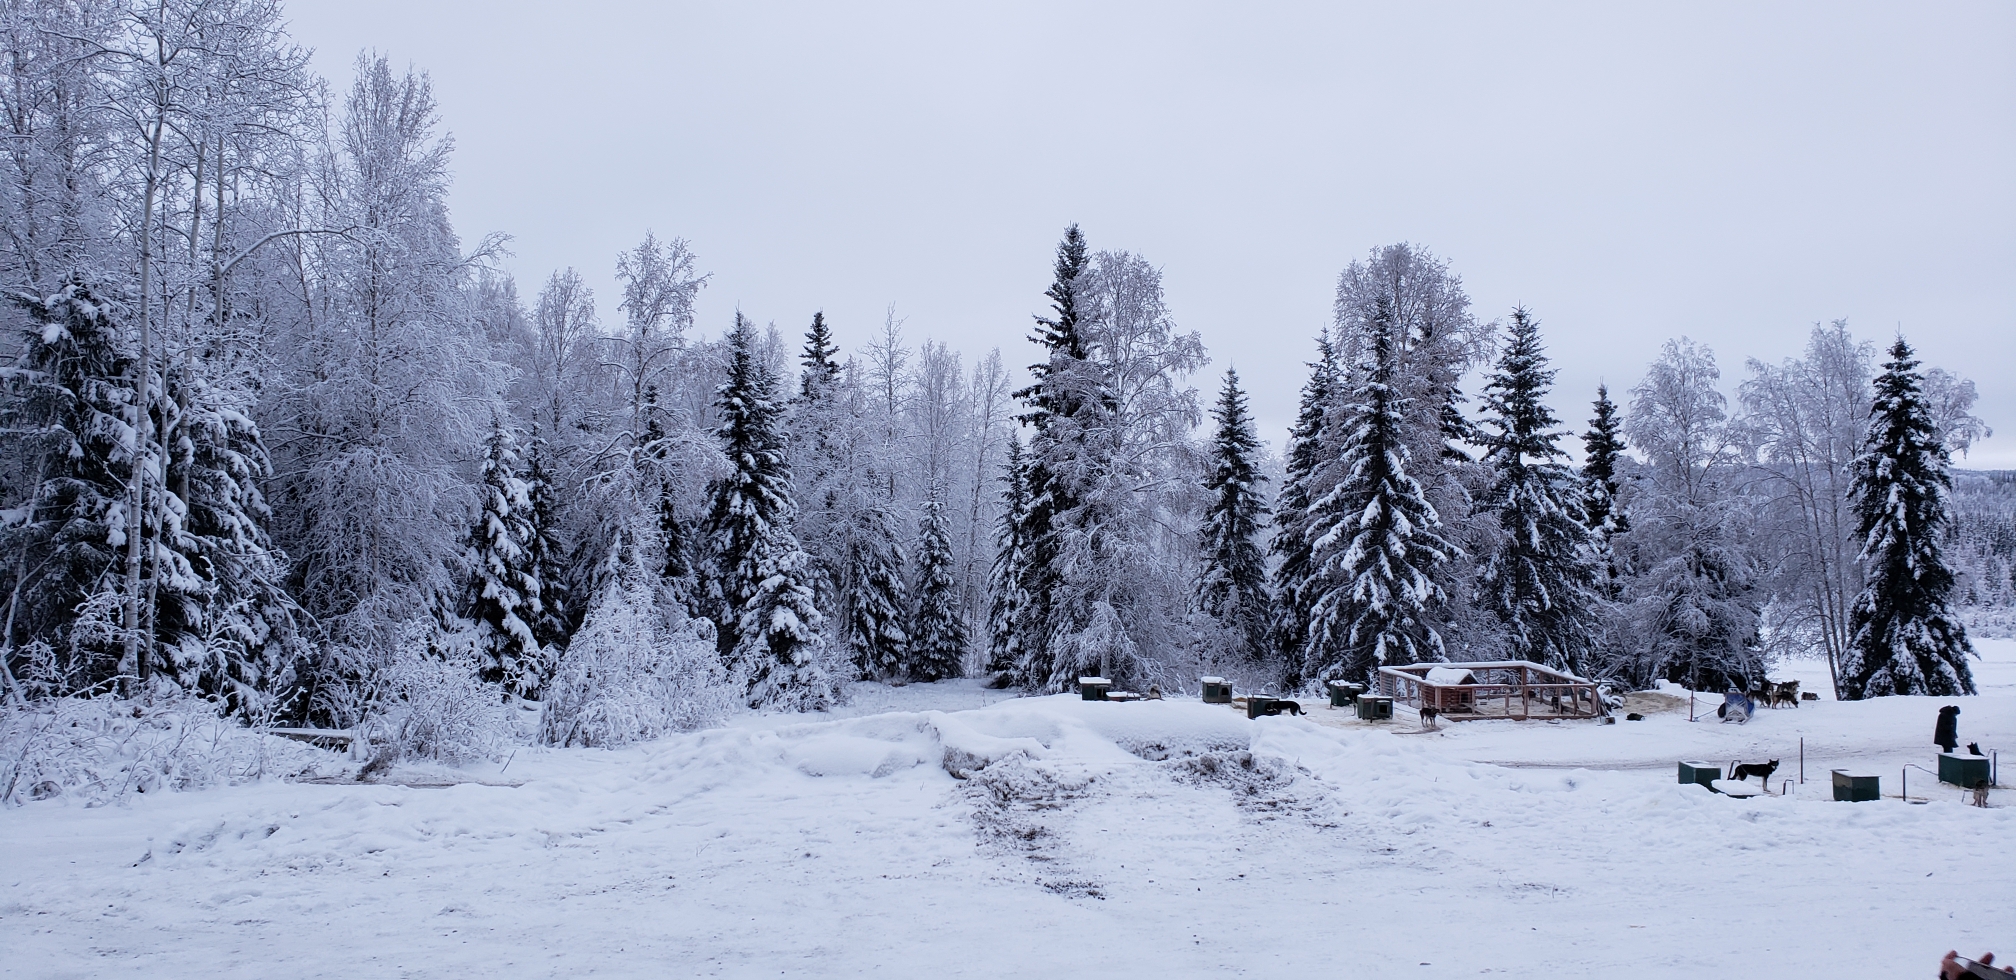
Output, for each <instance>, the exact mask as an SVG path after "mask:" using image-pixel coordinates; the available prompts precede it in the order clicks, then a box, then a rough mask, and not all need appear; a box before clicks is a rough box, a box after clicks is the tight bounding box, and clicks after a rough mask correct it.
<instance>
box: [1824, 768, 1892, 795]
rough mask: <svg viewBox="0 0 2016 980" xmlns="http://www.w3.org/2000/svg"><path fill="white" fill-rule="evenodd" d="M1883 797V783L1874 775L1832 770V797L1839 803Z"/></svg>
mask: <svg viewBox="0 0 2016 980" xmlns="http://www.w3.org/2000/svg"><path fill="white" fill-rule="evenodd" d="M1882 798H1883V783H1882V781H1881V780H1879V779H1878V778H1877V777H1875V776H1864V775H1861V774H1859V773H1851V772H1849V771H1848V770H1846V769H1836V770H1834V799H1835V801H1836V802H1840V803H1867V802H1869V801H1871V800H1880V799H1882Z"/></svg>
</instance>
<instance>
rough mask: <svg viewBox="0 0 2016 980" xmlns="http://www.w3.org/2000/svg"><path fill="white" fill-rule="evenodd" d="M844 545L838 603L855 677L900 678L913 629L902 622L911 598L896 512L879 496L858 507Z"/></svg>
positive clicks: (908, 651)
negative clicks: (904, 573)
mask: <svg viewBox="0 0 2016 980" xmlns="http://www.w3.org/2000/svg"><path fill="white" fill-rule="evenodd" d="M842 547H843V549H844V553H843V555H842V556H841V562H842V565H841V568H840V570H839V575H838V579H839V597H838V602H837V604H838V605H839V606H840V609H841V615H842V617H843V619H842V622H841V630H840V632H841V636H842V640H843V642H845V643H846V645H847V650H848V653H849V654H850V655H851V656H852V657H853V661H854V669H855V676H857V677H863V678H884V677H901V676H903V670H904V665H905V664H906V663H908V662H909V658H910V632H909V629H908V628H907V627H906V626H905V625H904V621H905V620H906V619H907V618H908V612H909V607H910V598H909V591H908V589H907V588H906V587H905V585H904V582H903V565H904V561H905V556H904V554H903V543H902V542H901V541H900V540H898V539H897V537H896V516H895V515H894V514H892V513H891V512H890V510H889V508H888V506H886V505H884V504H883V503H882V502H880V501H873V502H870V503H867V504H865V505H864V506H860V507H858V508H855V509H854V510H853V513H852V514H850V515H848V521H847V524H846V526H845V527H844V528H843V531H842Z"/></svg>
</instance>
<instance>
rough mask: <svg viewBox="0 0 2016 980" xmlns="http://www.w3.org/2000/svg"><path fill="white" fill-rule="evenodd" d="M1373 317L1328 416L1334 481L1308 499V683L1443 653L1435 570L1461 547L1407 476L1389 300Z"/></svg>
mask: <svg viewBox="0 0 2016 980" xmlns="http://www.w3.org/2000/svg"><path fill="white" fill-rule="evenodd" d="M1373 323H1374V329H1373V330H1372V331H1371V333H1372V337H1371V338H1370V339H1371V344H1370V345H1369V350H1368V351H1367V352H1366V353H1367V355H1368V356H1367V360H1366V363H1365V364H1364V365H1363V366H1362V367H1361V368H1360V370H1359V371H1358V372H1357V373H1358V375H1359V377H1360V379H1361V380H1360V381H1359V382H1358V383H1357V385H1356V386H1355V388H1354V390H1353V391H1352V393H1351V397H1350V400H1349V402H1347V403H1346V404H1345V405H1344V406H1343V409H1342V411H1341V412H1340V413H1339V414H1338V417H1337V418H1335V419H1333V420H1331V422H1330V424H1331V425H1334V426H1335V429H1336V437H1335V438H1336V440H1337V445H1338V447H1339V453H1338V455H1337V457H1336V458H1335V459H1334V460H1330V461H1328V462H1325V463H1324V464H1322V465H1323V466H1324V467H1327V468H1331V469H1332V470H1333V471H1334V475H1335V480H1334V482H1332V483H1331V484H1330V486H1329V489H1328V490H1326V491H1325V492H1324V494H1323V496H1322V497H1321V498H1319V499H1317V500H1315V501H1313V502H1312V503H1311V510H1312V511H1313V512H1314V518H1313V520H1312V524H1313V527H1312V528H1311V532H1312V533H1313V534H1314V538H1313V547H1312V552H1311V556H1310V560H1311V564H1312V566H1313V574H1312V576H1311V578H1312V580H1313V581H1312V586H1311V587H1312V599H1313V602H1312V603H1311V606H1310V624H1309V641H1308V644H1307V646H1306V652H1305V654H1304V656H1303V662H1302V671H1301V673H1302V676H1303V677H1304V678H1308V679H1323V680H1328V679H1338V678H1341V679H1346V680H1352V681H1360V682H1363V681H1368V680H1370V679H1371V677H1372V674H1373V673H1374V672H1375V671H1376V670H1377V668H1379V667H1380V666H1382V665H1386V664H1408V663H1418V662H1421V661H1429V660H1441V659H1443V647H1442V636H1441V634H1440V633H1439V632H1438V631H1437V630H1436V629H1435V626H1434V624H1433V623H1431V622H1430V621H1429V617H1430V615H1431V613H1432V611H1433V610H1434V609H1435V607H1436V606H1438V605H1439V604H1440V603H1441V602H1442V601H1443V600H1444V595H1443V591H1442V588H1441V586H1439V585H1437V584H1436V582H1435V579H1434V577H1433V573H1434V571H1435V569H1436V566H1438V565H1440V564H1441V563H1442V562H1444V561H1447V560H1449V559H1450V558H1451V557H1453V556H1456V555H1458V554H1460V553H1461V552H1460V551H1459V550H1458V549H1457V548H1456V546H1455V545H1453V544H1451V543H1450V542H1449V541H1447V540H1445V539H1444V538H1443V536H1442V533H1441V529H1442V521H1441V518H1440V517H1439V516H1438V515H1437V514H1436V513H1435V508H1434V507H1433V506H1432V505H1431V504H1429V503H1428V500H1427V497H1426V496H1425V495H1424V493H1423V492H1422V489H1421V484H1420V483H1418V482H1417V481H1416V480H1415V479H1414V478H1413V477H1412V476H1410V475H1408V472H1407V466H1408V461H1409V456H1410V451H1409V449H1408V446H1407V436H1408V434H1409V429H1408V418H1409V413H1410V411H1411V409H1412V406H1411V405H1410V404H1409V399H1408V398H1406V397H1405V396H1403V395H1401V394H1399V393H1398V392H1397V391H1396V390H1395V387H1394V385H1393V383H1392V381H1393V375H1394V367H1395V350H1394V337H1393V333H1394V326H1393V320H1392V316H1391V313H1390V311H1389V310H1388V309H1386V308H1385V307H1384V305H1383V304H1382V306H1381V308H1380V309H1379V310H1377V311H1376V312H1375V314H1374V318H1373Z"/></svg>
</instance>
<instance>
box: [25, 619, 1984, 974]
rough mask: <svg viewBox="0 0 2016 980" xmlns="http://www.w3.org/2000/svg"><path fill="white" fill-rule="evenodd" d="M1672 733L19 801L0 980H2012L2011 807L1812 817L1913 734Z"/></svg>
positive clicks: (952, 688) (661, 751)
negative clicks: (1739, 794) (1974, 969)
mask: <svg viewBox="0 0 2016 980" xmlns="http://www.w3.org/2000/svg"><path fill="white" fill-rule="evenodd" d="M1981 647H1982V649H1983V653H1984V654H1985V656H1986V660H1985V662H1982V663H1980V664H1979V665H1978V667H1979V674H1980V679H1981V681H1982V687H1983V691H1984V693H1983V694H1982V696H1980V697H1976V698H1964V699H1954V700H1955V702H1956V703H1959V704H1961V706H1962V714H1961V718H1960V732H1961V738H1962V740H1963V741H1978V742H1980V743H1981V744H1982V745H1983V747H1984V748H1999V749H2002V750H2003V751H2008V752H2011V754H2012V757H2016V641H2007V640H2001V641H1987V642H1984V643H1982V644H1981ZM1817 670H1818V674H1817V676H1816V675H1815V673H1814V671H1813V670H1810V669H1806V667H1805V665H1790V666H1789V667H1788V669H1786V670H1784V671H1781V672H1780V676H1800V677H1802V678H1803V679H1805V681H1806V684H1805V686H1807V687H1809V688H1818V689H1823V690H1824V687H1825V683H1824V673H1825V669H1824V667H1818V668H1817ZM1645 703H1646V704H1647V705H1648V706H1649V704H1650V702H1645ZM1669 703H1670V704H1671V705H1673V706H1674V707H1671V708H1669V710H1665V711H1660V712H1657V713H1650V714H1649V716H1648V717H1647V719H1646V720H1644V721H1642V722H1621V721H1620V722H1619V723H1618V724H1616V725H1612V726H1600V725H1595V724H1587V723H1569V724H1560V725H1550V724H1544V723H1531V724H1521V723H1513V722H1476V723H1468V724H1445V725H1444V726H1443V729H1442V731H1440V732H1439V733H1425V734H1417V733H1415V731H1416V724H1415V722H1414V720H1413V719H1412V718H1402V719H1398V720H1396V721H1395V722H1393V723H1391V724H1386V725H1377V726H1375V725H1369V724H1360V723H1358V722H1355V721H1349V720H1346V719H1343V718H1341V717H1339V716H1340V715H1342V712H1331V711H1328V710H1325V709H1322V708H1317V709H1316V710H1314V711H1312V712H1311V714H1310V716H1309V717H1308V718H1307V719H1294V718H1264V719H1261V720H1259V721H1257V722H1249V721H1247V720H1246V719H1245V718H1244V717H1243V716H1242V715H1238V714H1235V713H1234V712H1232V711H1230V710H1227V709H1226V708H1224V707H1220V706H1207V705H1203V704H1199V703H1194V702H1190V701H1174V700H1171V701H1164V702H1148V703H1136V704H1121V703H1111V704H1105V703H1084V702H1080V701H1076V700H1073V699H1071V698H1067V697H1053V698H1036V699H1020V698H1010V697H1007V696H1006V695H1004V694H1003V692H995V691H985V690H982V689H981V688H979V687H978V686H977V685H975V684H973V683H971V682H952V683H946V684H937V685H915V686H912V687H908V688H881V687H864V688H862V689H861V690H860V691H859V692H857V698H856V703H855V704H853V705H850V706H849V707H848V708H846V709H843V710H842V711H840V712H836V716H837V717H833V718H830V719H823V720H819V721H811V722H807V721H804V720H803V719H801V718H780V717H774V716H773V717H768V718H754V717H752V718H749V719H745V720H744V721H743V722H742V723H740V724H738V725H735V726H732V727H729V728H725V729H717V730H713V731H707V732H702V733H698V734H695V735H691V736H687V737H682V738H676V739H669V740H666V741H662V742H658V743H653V744H651V745H648V746H643V747H639V748H635V749H630V750H624V751H586V750H568V751H534V750H531V749H521V750H519V752H518V753H517V754H516V756H515V757H514V758H513V759H512V760H511V762H510V763H509V765H508V767H506V766H499V765H497V764H484V765H480V766H472V767H469V768H467V769H465V770H461V771H459V772H454V773H439V772H437V773H431V774H430V773H425V772H419V771H415V772H412V773H407V774H405V775H406V776H407V777H410V778H407V779H405V781H407V782H413V783H423V784H424V783H427V782H442V781H445V780H441V779H438V778H434V779H429V778H423V777H428V776H435V777H438V776H441V775H448V776H451V777H452V778H454V779H460V780H464V781H463V782H461V783H459V784H457V785H453V786H449V787H446V788H442V787H439V786H432V787H430V786H424V785H416V786H404V785H391V784H388V785H361V784H355V783H349V784H306V783H280V782H267V783H263V784H258V785H251V786H243V787H237V788H231V789H220V790H213V791H207V792H194V793H180V794H165V795H150V796H146V797H138V798H135V799H133V801H132V802H131V803H130V804H127V805H119V806H110V807H103V808H96V809H87V808H84V807H83V806H81V805H78V804H75V803H71V802H65V801H63V800H56V801H49V802H43V803H34V804H30V805H27V806H25V807H21V808H19V809H16V810H14V811H11V812H6V813H0V855H5V860H4V865H0V891H4V893H0V975H5V976H10V977H12V976H19V977H122V976H136V977H138V976H144V977H149V978H168V977H204V978H220V980H221V978H227V977H247V978H251V977H260V978H265V977H273V976H286V977H444V978H445V977H456V978H460V977H548V976H569V977H573V976H585V975H591V974H592V975H602V976H649V977H680V976H730V977H744V976H747V977H776V976H805V977H811V976H878V977H963V976H977V977H1009V976H1017V977H1035V976H1164V977H1171V976H1183V977H1189V976H1199V977H1202V976H1227V975H1239V976H1269V977H1272V976H1284V975H1304V976H1363V977H1406V976H1419V977H1431V976H1448V975H1463V976H1471V975H1480V974H1504V975H1513V976H1545V977H1580V976H1590V977H1618V976H1675V977H1683V976H1685V977H1726V976H1740V975H1758V974H1760V973H1764V974H1771V975H1779V974H1782V975H1788V976H1797V977H1809V976H1810V977H1916V976H1926V975H1929V974H1930V973H1931V972H1932V971H1933V969H1934V965H1935V963H1936V961H1937V959H1938V957H1939V954H1941V953H1943V952H1944V951H1945V950H1947V949H1948V948H1953V947H1958V948H1959V949H1961V950H1962V951H1963V952H1967V953H1970V954H1972V953H1978V952H1980V951H1982V950H1985V949H1996V950H1998V951H2004V952H2005V955H2012V954H2016V874H2012V873H2016V858H2012V854H2011V851H2010V848H2011V842H2012V841H2016V805H2012V804H2016V792H2011V793H2009V794H2008V795H2007V796H2002V795H2001V794H1998V799H1997V801H1996V804H1997V805H1996V806H1994V807H1993V808H1991V809H1988V810H1980V809H1975V808H1973V807H1969V806H1965V805H1962V803H1961V793H1960V791H1959V790H1957V789H1955V788H1954V787H1951V786H1945V785H1939V784H1937V783H1936V782H1935V781H1934V779H1933V777H1932V776H1930V775H1928V774H1925V773H1921V772H1917V771H1913V772H1912V773H1911V780H1910V788H1911V793H1912V796H1913V797H1914V798H1921V799H1927V800H1929V802H1928V803H1926V804H1925V805H1906V804H1905V803H1903V802H1901V801H1899V800H1896V799H1894V798H1893V799H1886V800H1884V801H1882V802H1879V803H1864V804H1845V803H1841V804H1837V803H1833V802H1831V801H1830V799H1829V788H1828V782H1827V779H1826V773H1827V770H1828V769H1829V768H1830V767H1835V766H1844V767H1854V768H1857V769H1863V770H1867V771H1871V772H1875V773H1878V774H1880V775H1881V776H1882V778H1883V790H1884V792H1885V793H1886V794H1889V795H1890V796H1892V797H1894V796H1895V794H1896V793H1897V792H1898V783H1897V780H1898V770H1899V768H1900V767H1902V766H1904V765H1906V764H1908V763H1912V762H1916V763H1919V764H1923V765H1928V766H1929V765H1931V764H1932V762H1933V758H1932V750H1931V748H1930V746H1929V744H1928V743H1929V739H1930V737H1931V730H1932V724H1933V718H1934V714H1935V711H1936V708H1937V706H1938V705H1939V704H1942V703H1946V702H1945V701H1939V700H1933V699H1919V698H1899V699H1885V700H1881V701H1876V702H1865V703H1834V702H1825V701H1823V702H1818V703H1814V702H1808V703H1806V704H1805V705H1804V706H1802V707H1800V708H1798V709H1797V710H1793V709H1781V710H1777V711H1764V712H1762V713H1761V714H1760V717H1758V718H1757V719H1756V720H1755V721H1753V722H1752V723H1750V724H1749V725H1747V726H1740V727H1739V726H1736V725H1721V724H1717V723H1715V722H1714V721H1713V718H1712V711H1713V707H1712V704H1709V705H1708V709H1707V713H1708V714H1709V715H1710V720H1709V721H1708V722H1706V723H1694V724H1690V723H1689V722H1688V720H1687V706H1686V703H1685V699H1684V697H1682V698H1677V699H1673V700H1672V701H1671V702H1669ZM1704 703H1705V702H1704ZM1637 705H1638V702H1634V707H1636V706H1637ZM1801 737H1803V738H1804V739H1805V744H1806V772H1807V782H1806V783H1805V784H1804V785H1800V784H1799V783H1798V758H1797V751H1798V741H1799V739H1800V738H1801ZM1739 758H1740V759H1744V760H1746V761H1749V760H1757V761H1761V760H1763V759H1766V758H1778V759H1780V760H1781V765H1780V768H1779V769H1778V772H1777V775H1776V777H1774V779H1773V781H1772V783H1773V790H1774V791H1776V790H1778V789H1780V788H1781V786H1782V784H1783V782H1784V780H1786V779H1787V778H1789V779H1790V780H1791V781H1792V783H1791V786H1790V794H1789V795H1787V796H1784V797H1777V796H1773V797H1764V798H1755V799H1748V800H1739V799H1731V798H1727V797H1722V796H1715V795H1711V794H1710V793H1708V792H1707V791H1706V790H1703V789H1700V788H1695V787H1685V786H1679V785H1676V784H1675V783H1674V763H1675V761H1676V760H1679V759H1705V760H1708V761H1713V762H1719V763H1724V764H1726V763H1727V762H1728V761H1729V760H1731V759H1739ZM397 778H399V774H395V779H397ZM2004 782H2005V783H2007V782H2016V778H2012V779H2009V780H2005V781H2004Z"/></svg>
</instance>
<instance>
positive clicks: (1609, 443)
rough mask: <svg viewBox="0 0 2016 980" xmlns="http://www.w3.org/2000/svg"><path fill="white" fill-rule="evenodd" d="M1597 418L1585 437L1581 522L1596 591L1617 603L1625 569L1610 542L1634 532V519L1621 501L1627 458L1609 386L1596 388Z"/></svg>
mask: <svg viewBox="0 0 2016 980" xmlns="http://www.w3.org/2000/svg"><path fill="white" fill-rule="evenodd" d="M1594 408H1595V411H1596V414H1595V416H1594V417H1592V418H1591V419H1590V420H1589V431H1587V432H1585V433H1583V434H1582V520H1583V523H1584V524H1585V525H1586V526H1587V527H1588V528H1589V532H1590V534H1591V538H1590V552H1591V554H1592V555H1593V557H1594V558H1595V561H1596V566H1597V576H1596V588H1597V590H1598V591H1600V592H1601V593H1602V594H1603V596H1604V598H1606V599H1610V600H1613V601H1614V600H1616V599H1617V597H1618V596H1619V595H1621V594H1622V592H1623V588H1624V581H1623V579H1624V574H1625V572H1624V567H1623V565H1622V564H1621V563H1620V562H1619V561H1618V558H1617V550H1616V548H1615V547H1614V546H1613V545H1612V544H1611V539H1612V538H1615V537H1616V536H1617V535H1620V534H1623V533H1624V532H1626V531H1629V530H1631V515H1630V514H1628V513H1626V511H1625V509H1624V505H1623V502H1622V501H1621V500H1619V499H1618V496H1617V491H1618V483H1617V480H1618V476H1617V463H1618V461H1619V460H1621V459H1623V458H1624V423H1623V422H1622V421H1621V420H1620V419H1619V418H1618V417H1617V403H1616V402H1613V401H1611V400H1610V386H1609V385H1605V384H1598V385H1597V386H1596V401H1595V403H1594Z"/></svg>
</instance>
